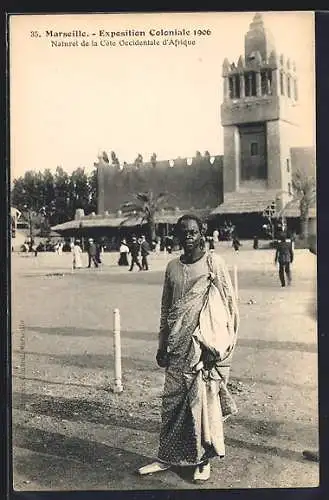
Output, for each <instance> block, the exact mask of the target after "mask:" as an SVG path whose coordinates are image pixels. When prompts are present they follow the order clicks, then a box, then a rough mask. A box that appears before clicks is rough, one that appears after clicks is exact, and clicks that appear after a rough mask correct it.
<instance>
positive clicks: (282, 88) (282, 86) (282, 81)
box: [280, 71, 284, 95]
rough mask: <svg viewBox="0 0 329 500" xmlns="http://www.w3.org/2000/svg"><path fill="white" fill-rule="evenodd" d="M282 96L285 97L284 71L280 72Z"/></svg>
mask: <svg viewBox="0 0 329 500" xmlns="http://www.w3.org/2000/svg"><path fill="white" fill-rule="evenodd" d="M280 94H281V95H284V80H283V73H282V71H281V72H280Z"/></svg>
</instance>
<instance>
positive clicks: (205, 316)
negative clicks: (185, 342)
mask: <svg viewBox="0 0 329 500" xmlns="http://www.w3.org/2000/svg"><path fill="white" fill-rule="evenodd" d="M198 333H199V335H198V340H199V341H200V342H201V343H202V344H203V345H204V346H205V347H206V348H208V349H210V350H211V351H216V354H217V356H219V358H220V361H222V360H223V359H225V358H226V356H227V355H228V354H229V352H230V351H231V348H232V347H233V344H234V343H235V332H234V327H233V322H232V319H231V317H230V314H229V311H228V309H227V308H226V307H225V304H224V303H223V299H222V297H221V294H220V292H219V290H218V288H217V287H216V285H215V284H214V283H211V284H210V285H209V290H208V294H207V298H206V301H205V303H204V305H203V307H202V309H201V312H200V317H199V332H198Z"/></svg>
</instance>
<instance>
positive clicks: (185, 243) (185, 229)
mask: <svg viewBox="0 0 329 500" xmlns="http://www.w3.org/2000/svg"><path fill="white" fill-rule="evenodd" d="M178 237H179V241H180V243H181V245H182V247H183V248H184V251H185V252H188V253H190V252H193V251H194V250H195V249H196V248H197V247H199V246H200V240H201V232H200V229H199V226H198V223H197V222H196V221H195V220H193V219H187V220H184V221H183V222H182V223H181V227H180V230H179V234H178Z"/></svg>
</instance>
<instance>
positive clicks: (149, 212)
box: [122, 191, 169, 241]
mask: <svg viewBox="0 0 329 500" xmlns="http://www.w3.org/2000/svg"><path fill="white" fill-rule="evenodd" d="M134 197H135V198H136V201H128V202H126V203H123V204H122V209H123V211H124V212H125V213H126V215H127V218H126V219H125V220H124V221H123V222H122V224H124V223H125V222H126V221H127V220H132V219H134V218H136V215H139V216H141V217H142V220H141V223H140V224H143V222H146V224H147V226H148V227H147V230H148V235H149V239H150V240H151V241H154V240H155V238H156V232H155V214H156V212H158V211H159V209H160V207H161V206H162V204H163V203H164V202H165V201H166V200H167V199H168V197H169V193H167V192H163V193H159V194H158V195H155V194H154V192H153V191H148V192H146V193H136V194H135V195H134Z"/></svg>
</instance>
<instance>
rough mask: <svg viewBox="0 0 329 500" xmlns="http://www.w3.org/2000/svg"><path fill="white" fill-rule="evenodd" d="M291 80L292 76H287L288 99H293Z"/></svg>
mask: <svg viewBox="0 0 329 500" xmlns="http://www.w3.org/2000/svg"><path fill="white" fill-rule="evenodd" d="M290 84H291V79H290V76H289V75H287V95H288V97H291V85H290Z"/></svg>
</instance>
